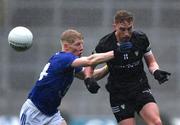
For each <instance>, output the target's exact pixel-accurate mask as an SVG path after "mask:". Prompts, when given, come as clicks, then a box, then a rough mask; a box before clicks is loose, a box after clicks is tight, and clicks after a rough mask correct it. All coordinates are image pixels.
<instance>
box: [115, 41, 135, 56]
mask: <svg viewBox="0 0 180 125" xmlns="http://www.w3.org/2000/svg"><path fill="white" fill-rule="evenodd" d="M132 47H133V44H132V42H122V43H120V46H119V47H117V48H116V49H115V50H114V57H119V56H120V54H123V53H129V52H130V51H131V48H132Z"/></svg>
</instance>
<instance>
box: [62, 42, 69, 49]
mask: <svg viewBox="0 0 180 125" xmlns="http://www.w3.org/2000/svg"><path fill="white" fill-rule="evenodd" d="M63 48H64V50H68V48H69V44H68V43H66V42H65V43H64V44H63Z"/></svg>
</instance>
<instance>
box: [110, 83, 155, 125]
mask: <svg viewBox="0 0 180 125" xmlns="http://www.w3.org/2000/svg"><path fill="white" fill-rule="evenodd" d="M120 91H121V90H120ZM149 102H155V103H156V101H155V99H154V97H153V95H152V93H151V90H150V88H147V87H144V88H141V89H134V90H132V91H127V92H126V93H124V92H123V93H121V92H118V93H117V92H116V93H110V104H111V108H112V111H113V113H114V115H115V117H116V120H117V122H118V123H119V122H120V121H121V120H124V119H127V118H134V115H135V112H137V113H138V114H139V112H140V111H141V109H142V108H143V106H144V105H145V104H147V103H149Z"/></svg>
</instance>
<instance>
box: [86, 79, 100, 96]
mask: <svg viewBox="0 0 180 125" xmlns="http://www.w3.org/2000/svg"><path fill="white" fill-rule="evenodd" d="M84 83H85V85H86V88H87V89H88V91H89V92H91V93H92V94H95V93H97V92H98V90H99V88H100V86H99V85H98V84H97V82H96V80H95V79H94V78H86V79H85V80H84Z"/></svg>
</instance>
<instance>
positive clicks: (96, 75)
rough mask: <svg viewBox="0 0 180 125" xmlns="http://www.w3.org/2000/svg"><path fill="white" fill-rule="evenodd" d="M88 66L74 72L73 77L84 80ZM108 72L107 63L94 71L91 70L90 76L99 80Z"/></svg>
mask: <svg viewBox="0 0 180 125" xmlns="http://www.w3.org/2000/svg"><path fill="white" fill-rule="evenodd" d="M87 68H88V67H84V68H83V70H82V71H81V72H78V73H76V74H75V77H77V78H78V79H81V80H84V79H85V78H87V77H86V74H85V71H86V69H87ZM107 74H108V67H107V65H105V66H103V67H101V68H98V69H95V70H94V72H92V76H91V77H93V78H95V79H96V80H100V79H102V78H103V77H104V76H106V75H107Z"/></svg>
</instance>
